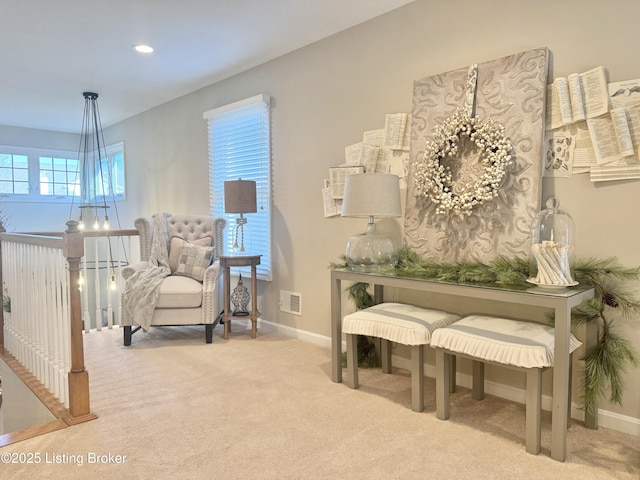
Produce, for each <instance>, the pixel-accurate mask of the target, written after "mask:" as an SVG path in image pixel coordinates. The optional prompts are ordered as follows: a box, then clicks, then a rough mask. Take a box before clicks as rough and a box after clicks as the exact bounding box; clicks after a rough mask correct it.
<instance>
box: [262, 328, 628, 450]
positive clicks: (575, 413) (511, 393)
mask: <svg viewBox="0 0 640 480" xmlns="http://www.w3.org/2000/svg"><path fill="white" fill-rule="evenodd" d="M258 322H259V325H260V328H261V329H264V330H267V331H275V332H278V333H280V334H282V335H285V336H288V337H291V338H297V339H299V340H303V341H305V342H309V343H312V344H314V345H318V346H320V347H325V348H328V349H330V348H331V338H330V337H326V336H324V335H318V334H317V333H311V332H307V331H304V330H299V329H297V328H293V327H288V326H286V325H280V324H278V323H274V322H270V321H268V320H263V319H259V320H258ZM345 350H346V345H345V342H342V351H345ZM410 363H411V361H410V360H409V359H408V358H403V357H398V356H396V355H394V356H393V357H392V364H393V365H394V366H395V367H398V368H402V369H405V370H410V368H411V367H410ZM424 373H425V375H426V376H427V377H431V378H435V375H436V374H435V367H434V366H433V365H428V364H425V366H424ZM456 383H457V384H458V385H460V386H462V387H466V388H471V375H466V374H461V373H458V374H457V375H456ZM484 390H485V392H486V393H488V394H490V395H495V396H496V397H500V398H504V399H506V400H511V401H513V402H518V403H523V404H524V402H525V391H524V390H522V389H519V388H515V387H510V386H508V385H503V384H501V383H496V382H491V381H485V386H484ZM542 409H543V410H547V411H550V410H551V397H550V396H548V395H543V397H542ZM571 418H574V419H576V420H580V421H584V411H582V410H580V409H579V408H578V407H577V405H576V404H574V403H572V404H571ZM598 425H599V426H601V427H605V428H610V429H611V430H616V431H618V432H622V433H628V434H630V435H635V436H638V437H640V419H638V418H634V417H629V416H627V415H620V414H619V413H615V412H610V411H608V410H603V409H598Z"/></svg>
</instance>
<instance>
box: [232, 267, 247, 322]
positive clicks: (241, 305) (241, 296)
mask: <svg viewBox="0 0 640 480" xmlns="http://www.w3.org/2000/svg"><path fill="white" fill-rule="evenodd" d="M250 298H251V296H250V295H249V290H247V288H246V287H245V286H244V284H243V283H242V274H240V278H239V279H238V284H237V285H236V288H234V289H233V293H232V294H231V303H232V304H233V311H232V312H231V314H232V315H233V316H236V317H241V316H246V315H249V311H248V310H247V306H248V305H249V299H250Z"/></svg>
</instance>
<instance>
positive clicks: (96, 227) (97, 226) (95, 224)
mask: <svg viewBox="0 0 640 480" xmlns="http://www.w3.org/2000/svg"><path fill="white" fill-rule="evenodd" d="M93 229H94V230H100V219H99V218H98V215H96V218H94V219H93Z"/></svg>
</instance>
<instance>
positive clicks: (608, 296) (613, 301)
mask: <svg viewBox="0 0 640 480" xmlns="http://www.w3.org/2000/svg"><path fill="white" fill-rule="evenodd" d="M602 299H603V300H604V303H605V304H606V305H609V306H610V307H612V308H618V307H619V306H620V304H619V303H618V299H617V298H616V296H615V295H614V294H613V293H605V294H604V297H603V298H602Z"/></svg>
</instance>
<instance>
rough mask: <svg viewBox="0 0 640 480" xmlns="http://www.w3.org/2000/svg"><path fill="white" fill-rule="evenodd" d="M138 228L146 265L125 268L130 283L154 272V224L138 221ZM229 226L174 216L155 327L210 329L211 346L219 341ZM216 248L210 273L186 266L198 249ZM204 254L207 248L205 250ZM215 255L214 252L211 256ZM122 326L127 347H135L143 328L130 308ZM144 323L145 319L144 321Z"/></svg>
mask: <svg viewBox="0 0 640 480" xmlns="http://www.w3.org/2000/svg"><path fill="white" fill-rule="evenodd" d="M134 225H135V227H136V229H137V230H138V231H139V237H140V262H137V263H134V264H132V265H129V266H127V267H125V268H123V269H122V276H123V278H124V279H125V281H128V279H129V278H130V277H131V276H132V275H133V274H134V273H135V272H138V271H141V270H144V269H148V268H150V267H151V264H150V263H149V257H150V255H151V251H152V247H151V246H152V241H153V238H152V237H153V232H154V228H153V219H152V218H138V219H136V220H135V222H134ZM225 225H226V221H225V220H224V219H223V218H214V217H211V216H204V215H171V216H169V218H168V229H169V236H170V242H169V252H168V253H169V266H170V269H171V273H170V274H169V275H168V276H166V277H165V278H163V279H162V283H161V284H160V287H159V297H158V302H157V303H156V306H155V309H154V310H153V316H152V318H151V326H176V325H204V326H205V341H206V343H211V342H212V340H213V329H214V328H215V326H216V325H217V324H218V323H219V322H220V319H221V313H222V310H223V303H222V288H223V285H222V274H221V273H222V272H221V269H220V262H219V257H220V255H222V254H223V245H224V243H223V237H222V235H223V230H224V227H225ZM194 245H197V246H198V248H199V247H213V256H212V258H211V264H210V265H209V266H208V267H206V270H204V272H202V270H203V269H204V267H203V268H201V269H198V268H197V267H196V268H192V266H191V262H189V261H188V260H186V261H185V258H187V257H188V255H187V256H185V253H186V251H187V250H189V251H191V250H197V248H195V247H193V246H194ZM201 250H203V249H201ZM209 253H210V251H209ZM120 312H121V313H120V316H121V320H120V323H121V326H123V327H124V345H125V346H129V345H131V337H132V335H133V334H134V333H135V332H137V331H138V330H139V329H140V328H141V323H139V322H137V321H136V318H133V317H132V315H131V314H130V313H129V312H128V310H127V309H126V308H125V307H124V299H123V302H122V308H121V309H120ZM138 320H140V319H138Z"/></svg>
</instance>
